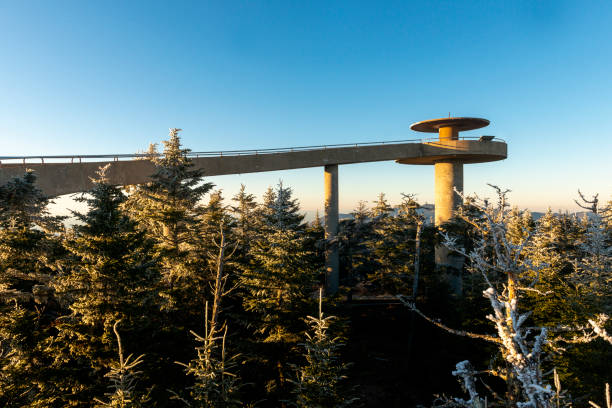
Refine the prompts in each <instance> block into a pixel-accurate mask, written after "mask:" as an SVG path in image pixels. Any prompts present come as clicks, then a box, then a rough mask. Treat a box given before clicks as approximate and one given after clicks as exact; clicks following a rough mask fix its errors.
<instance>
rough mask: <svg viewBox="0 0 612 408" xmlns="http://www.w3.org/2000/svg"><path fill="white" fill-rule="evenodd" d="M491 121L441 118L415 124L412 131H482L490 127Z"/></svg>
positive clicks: (411, 126)
mask: <svg viewBox="0 0 612 408" xmlns="http://www.w3.org/2000/svg"><path fill="white" fill-rule="evenodd" d="M489 123H490V122H489V121H488V120H487V119H482V118H440V119H429V120H424V121H421V122H417V123H413V124H412V125H410V129H412V130H414V131H417V132H426V133H438V132H439V130H440V128H453V129H455V130H456V131H457V132H465V131H467V130H474V129H480V128H483V127H486V126H489Z"/></svg>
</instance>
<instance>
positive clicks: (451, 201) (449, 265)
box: [434, 161, 464, 296]
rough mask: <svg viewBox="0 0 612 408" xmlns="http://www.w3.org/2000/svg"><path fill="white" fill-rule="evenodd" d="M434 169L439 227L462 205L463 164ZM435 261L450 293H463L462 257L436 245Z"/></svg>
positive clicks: (444, 163)
mask: <svg viewBox="0 0 612 408" xmlns="http://www.w3.org/2000/svg"><path fill="white" fill-rule="evenodd" d="M434 167H435V170H434V171H435V195H436V197H435V222H436V226H440V225H442V224H444V223H445V222H447V221H450V220H451V219H452V218H453V217H454V216H455V211H456V210H457V207H459V206H460V205H461V203H462V199H461V196H460V195H459V194H457V193H456V192H455V189H456V190H458V191H459V192H463V164H462V163H455V162H451V161H448V162H441V163H436V164H435V165H434ZM435 259H436V266H437V267H445V268H446V273H445V279H446V280H447V281H448V284H449V286H450V288H451V291H452V292H453V293H455V295H457V296H461V293H462V292H463V288H462V280H461V271H462V269H463V261H464V259H463V256H461V255H457V254H453V253H451V252H450V251H449V250H448V248H446V247H445V246H444V245H436V248H435Z"/></svg>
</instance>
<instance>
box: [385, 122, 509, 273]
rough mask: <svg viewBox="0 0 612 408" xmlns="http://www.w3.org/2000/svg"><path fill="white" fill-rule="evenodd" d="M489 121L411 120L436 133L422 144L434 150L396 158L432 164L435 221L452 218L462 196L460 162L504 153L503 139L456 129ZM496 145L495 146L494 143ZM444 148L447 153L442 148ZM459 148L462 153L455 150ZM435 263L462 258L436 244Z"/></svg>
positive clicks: (459, 263)
mask: <svg viewBox="0 0 612 408" xmlns="http://www.w3.org/2000/svg"><path fill="white" fill-rule="evenodd" d="M488 125H489V121H488V120H487V119H482V118H463V117H457V118H451V117H449V118H441V119H430V120H424V121H422V122H417V123H414V124H412V125H411V126H410V129H412V130H415V131H417V132H426V133H438V135H439V138H438V140H434V141H432V142H429V143H424V144H426V145H433V146H436V147H438V148H440V149H439V151H438V153H437V154H434V155H426V156H424V157H419V158H407V159H398V160H396V161H397V162H398V163H402V164H425V165H432V164H433V165H434V174H435V186H434V191H435V225H436V226H438V227H439V226H441V225H442V224H444V223H446V222H448V221H450V220H452V218H453V217H454V216H455V213H456V210H457V208H458V207H459V206H460V205H461V204H462V198H461V196H460V195H459V194H458V193H457V192H463V165H464V164H467V163H483V162H490V161H496V160H503V159H505V158H506V157H507V152H506V143H504V142H503V141H493V139H494V137H493V136H481V137H479V138H478V137H476V138H461V139H460V137H459V132H463V131H468V130H474V129H480V128H483V127H485V126H488ZM498 144H499V146H496V145H498ZM445 150H447V152H448V153H446V152H445ZM458 152H461V153H462V154H457V153H458ZM436 264H437V265H438V266H451V267H454V268H455V269H460V268H461V266H462V264H463V258H462V257H459V256H453V255H452V254H449V251H448V250H447V249H446V247H443V246H439V247H437V248H436Z"/></svg>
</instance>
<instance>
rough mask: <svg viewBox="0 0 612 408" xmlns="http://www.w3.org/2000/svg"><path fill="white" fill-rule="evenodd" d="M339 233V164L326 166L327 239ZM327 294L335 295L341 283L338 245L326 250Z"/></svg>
mask: <svg viewBox="0 0 612 408" xmlns="http://www.w3.org/2000/svg"><path fill="white" fill-rule="evenodd" d="M336 235H338V165H337V164H330V165H327V166H325V239H326V240H331V239H333V238H335V237H336ZM325 271H326V272H325V294H326V295H335V294H336V293H337V292H338V287H339V285H340V258H339V254H338V246H337V245H332V246H331V247H328V248H327V249H326V251H325Z"/></svg>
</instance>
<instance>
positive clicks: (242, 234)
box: [232, 184, 257, 256]
mask: <svg viewBox="0 0 612 408" xmlns="http://www.w3.org/2000/svg"><path fill="white" fill-rule="evenodd" d="M232 201H234V202H235V203H236V205H235V206H233V207H232V213H233V215H234V218H235V219H236V228H235V234H236V240H237V242H238V246H239V248H240V253H241V254H242V256H245V255H246V254H247V253H248V252H249V247H250V242H251V240H252V239H253V237H254V236H255V234H256V230H255V223H256V220H255V217H256V209H257V202H256V201H255V196H254V195H253V194H248V193H247V192H246V186H245V185H244V184H241V185H240V191H239V192H238V194H236V195H235V196H234V197H233V198H232Z"/></svg>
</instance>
